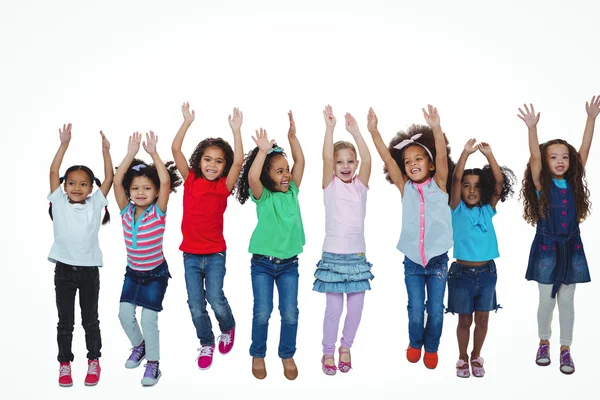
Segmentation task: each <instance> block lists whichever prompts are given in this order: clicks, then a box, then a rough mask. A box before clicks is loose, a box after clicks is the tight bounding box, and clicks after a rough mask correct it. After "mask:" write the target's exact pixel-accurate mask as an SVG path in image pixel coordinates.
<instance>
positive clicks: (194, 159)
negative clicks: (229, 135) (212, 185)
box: [189, 138, 233, 178]
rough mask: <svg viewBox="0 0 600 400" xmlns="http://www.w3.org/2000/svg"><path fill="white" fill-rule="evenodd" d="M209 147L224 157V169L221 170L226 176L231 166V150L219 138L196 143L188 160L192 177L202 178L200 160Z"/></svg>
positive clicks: (224, 141)
mask: <svg viewBox="0 0 600 400" xmlns="http://www.w3.org/2000/svg"><path fill="white" fill-rule="evenodd" d="M209 147H215V148H217V149H221V150H222V151H223V154H224V155H225V169H223V176H227V174H229V170H230V169H231V165H232V164H233V149H232V148H231V146H230V145H229V143H227V141H226V140H224V139H221V138H206V139H204V140H203V141H201V142H200V143H198V145H197V146H196V148H195V149H194V152H193V153H192V155H191V156H190V160H189V163H190V169H192V170H193V171H194V176H195V177H196V178H198V177H202V178H204V176H203V175H202V170H201V169H200V161H201V160H202V156H203V155H204V152H205V151H206V149H208V148H209Z"/></svg>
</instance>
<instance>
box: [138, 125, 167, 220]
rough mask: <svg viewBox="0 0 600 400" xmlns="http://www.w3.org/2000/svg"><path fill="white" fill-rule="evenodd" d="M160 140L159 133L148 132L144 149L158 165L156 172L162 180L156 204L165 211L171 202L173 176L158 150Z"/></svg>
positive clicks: (155, 164)
mask: <svg viewBox="0 0 600 400" xmlns="http://www.w3.org/2000/svg"><path fill="white" fill-rule="evenodd" d="M157 142H158V135H155V134H154V132H152V131H150V133H146V141H145V142H144V143H143V145H144V150H146V152H147V153H148V154H150V156H151V157H152V162H153V163H154V166H156V172H158V180H159V181H160V188H158V199H157V200H156V206H157V207H158V208H159V209H160V211H162V212H163V213H165V212H167V203H168V202H169V196H170V195H171V177H170V176H169V171H167V167H165V164H164V163H163V161H162V160H161V159H160V156H159V155H158V152H157V151H156V143H157Z"/></svg>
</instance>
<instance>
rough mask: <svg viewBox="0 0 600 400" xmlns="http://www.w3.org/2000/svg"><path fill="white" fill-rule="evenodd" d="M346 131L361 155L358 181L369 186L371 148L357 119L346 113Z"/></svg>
mask: <svg viewBox="0 0 600 400" xmlns="http://www.w3.org/2000/svg"><path fill="white" fill-rule="evenodd" d="M346 130H347V131H348V132H350V134H351V135H352V137H353V138H354V141H355V142H356V146H357V147H358V154H359V155H360V168H359V170H358V179H360V181H361V182H362V183H363V185H365V186H369V178H370V177H371V153H370V152H369V147H368V146H367V143H366V142H365V139H364V138H363V137H362V135H361V133H360V130H359V129H358V124H357V123H356V119H354V117H353V116H352V114H350V113H346Z"/></svg>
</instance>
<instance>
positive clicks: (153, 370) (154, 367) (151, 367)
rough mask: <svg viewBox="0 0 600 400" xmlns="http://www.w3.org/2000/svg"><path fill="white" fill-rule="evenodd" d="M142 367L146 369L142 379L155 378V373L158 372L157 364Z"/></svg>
mask: <svg viewBox="0 0 600 400" xmlns="http://www.w3.org/2000/svg"><path fill="white" fill-rule="evenodd" d="M144 367H146V371H144V377H147V376H148V377H150V378H155V377H156V375H157V373H156V371H157V370H158V363H146V365H144Z"/></svg>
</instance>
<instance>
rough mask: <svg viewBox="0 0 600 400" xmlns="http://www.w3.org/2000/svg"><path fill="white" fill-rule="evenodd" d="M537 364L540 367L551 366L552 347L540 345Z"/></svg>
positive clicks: (536, 359) (536, 358) (536, 357)
mask: <svg viewBox="0 0 600 400" xmlns="http://www.w3.org/2000/svg"><path fill="white" fill-rule="evenodd" d="M535 363H536V364H537V365H539V366H540V367H545V366H547V365H550V345H549V344H545V343H543V344H540V347H538V351H537V354H536V356H535Z"/></svg>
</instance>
